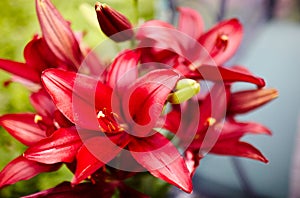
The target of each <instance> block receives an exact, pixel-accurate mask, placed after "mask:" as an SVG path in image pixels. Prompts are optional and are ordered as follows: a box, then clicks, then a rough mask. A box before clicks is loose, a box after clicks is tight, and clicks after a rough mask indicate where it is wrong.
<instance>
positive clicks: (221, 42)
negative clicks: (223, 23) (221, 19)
mask: <svg viewBox="0 0 300 198" xmlns="http://www.w3.org/2000/svg"><path fill="white" fill-rule="evenodd" d="M228 42H229V37H228V36H227V35H226V34H221V35H219V36H218V37H217V40H216V47H217V48H218V49H223V51H225V50H226V49H227V46H228Z"/></svg>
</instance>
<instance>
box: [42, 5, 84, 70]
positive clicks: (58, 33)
mask: <svg viewBox="0 0 300 198" xmlns="http://www.w3.org/2000/svg"><path fill="white" fill-rule="evenodd" d="M36 11H37V15H38V19H39V22H40V26H41V29H42V33H43V37H44V39H45V41H46V43H47V45H48V46H49V48H50V49H51V51H52V52H53V54H55V56H56V57H57V58H59V59H60V60H61V61H62V62H64V63H65V64H67V65H69V66H70V67H73V68H74V69H75V70H76V68H78V67H79V66H80V63H81V61H82V59H83V56H82V53H81V51H80V47H79V44H78V42H77V40H76V37H75V35H74V33H73V32H72V30H71V28H70V25H69V23H68V22H67V21H66V20H64V18H63V17H62V16H61V15H60V13H59V12H58V11H57V10H56V8H55V7H54V6H53V5H52V3H51V2H50V1H49V0H36Z"/></svg>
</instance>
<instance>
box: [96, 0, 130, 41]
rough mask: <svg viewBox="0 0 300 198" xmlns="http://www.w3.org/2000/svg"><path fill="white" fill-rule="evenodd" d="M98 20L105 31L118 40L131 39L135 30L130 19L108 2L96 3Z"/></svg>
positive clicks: (111, 37)
mask: <svg viewBox="0 0 300 198" xmlns="http://www.w3.org/2000/svg"><path fill="white" fill-rule="evenodd" d="M95 10H96V13H97V18H98V22H99V25H100V28H101V30H102V31H103V33H104V34H105V35H106V36H108V37H109V38H110V39H112V40H114V41H116V42H122V41H126V40H129V39H131V38H132V37H133V35H134V32H133V30H132V25H131V23H130V22H129V20H128V19H127V18H126V17H125V16H124V15H123V14H121V13H119V12H118V11H116V10H114V9H112V8H111V7H109V6H108V5H106V4H102V3H99V2H97V3H96V4H95Z"/></svg>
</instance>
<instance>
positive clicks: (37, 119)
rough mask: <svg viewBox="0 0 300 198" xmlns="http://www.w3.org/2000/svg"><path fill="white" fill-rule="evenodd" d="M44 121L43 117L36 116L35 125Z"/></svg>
mask: <svg viewBox="0 0 300 198" xmlns="http://www.w3.org/2000/svg"><path fill="white" fill-rule="evenodd" d="M42 120H43V118H42V116H40V115H35V116H34V123H36V124H37V123H38V122H39V121H42Z"/></svg>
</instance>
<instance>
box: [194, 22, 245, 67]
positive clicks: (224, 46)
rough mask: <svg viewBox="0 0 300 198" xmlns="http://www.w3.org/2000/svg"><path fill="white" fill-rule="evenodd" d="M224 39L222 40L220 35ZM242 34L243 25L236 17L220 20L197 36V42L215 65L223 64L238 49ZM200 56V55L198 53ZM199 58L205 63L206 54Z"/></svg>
mask: <svg viewBox="0 0 300 198" xmlns="http://www.w3.org/2000/svg"><path fill="white" fill-rule="evenodd" d="M223 35H225V37H226V39H225V40H224V41H222V36H223ZM242 36H243V26H242V25H241V24H240V22H239V21H238V20H237V19H231V20H226V21H222V22H220V23H219V24H217V25H216V26H214V27H213V28H212V29H210V30H209V31H208V32H206V33H204V34H203V35H202V36H201V37H200V38H199V43H200V44H201V45H203V47H204V48H205V49H206V50H207V51H208V53H209V54H210V56H211V57H212V58H213V59H214V61H215V62H216V64H217V65H223V64H224V63H225V62H226V61H227V60H228V59H229V58H231V57H232V55H233V54H234V53H235V52H236V50H237V49H238V47H239V45H240V43H241V40H242ZM199 56H200V57H201V55H199ZM201 58H204V59H203V60H200V62H201V63H202V64H205V62H204V61H205V58H207V57H206V56H202V57H201Z"/></svg>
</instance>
